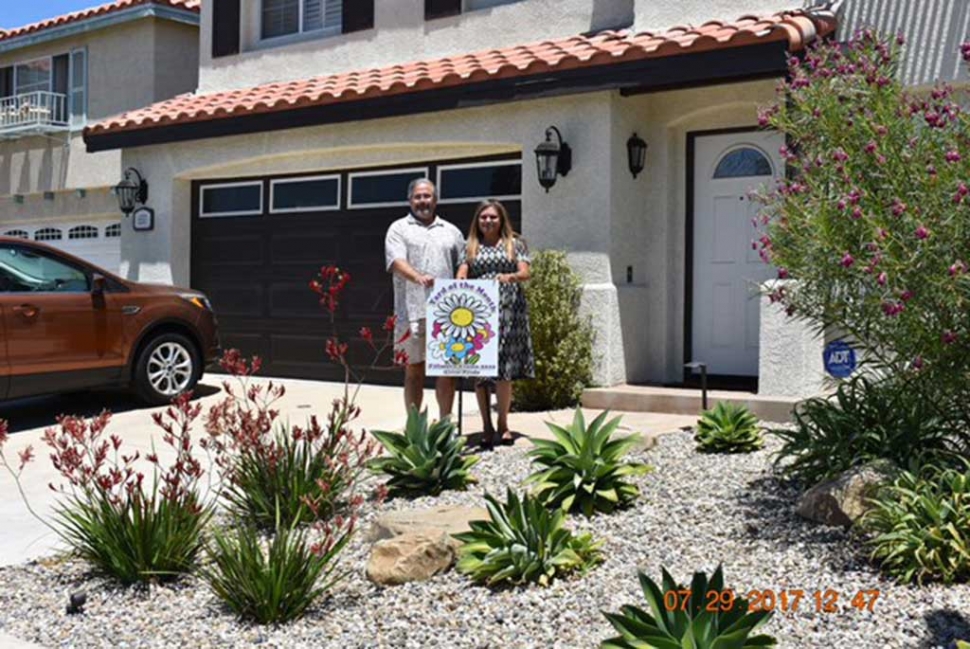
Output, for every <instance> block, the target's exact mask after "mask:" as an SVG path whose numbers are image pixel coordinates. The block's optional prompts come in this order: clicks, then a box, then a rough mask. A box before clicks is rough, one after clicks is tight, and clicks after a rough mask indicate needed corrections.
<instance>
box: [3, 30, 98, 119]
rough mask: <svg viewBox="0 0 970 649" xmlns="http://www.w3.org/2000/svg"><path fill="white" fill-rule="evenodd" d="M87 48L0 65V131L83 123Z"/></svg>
mask: <svg viewBox="0 0 970 649" xmlns="http://www.w3.org/2000/svg"><path fill="white" fill-rule="evenodd" d="M87 86H88V82H87V50H85V49H84V48H78V49H75V50H72V51H70V52H68V53H65V54H58V55H56V56H48V57H44V58H40V59H33V60H28V61H23V62H21V63H15V64H14V65H10V66H6V67H0V133H4V132H14V131H24V132H26V131H28V130H29V129H30V128H31V127H38V128H41V127H42V128H44V129H47V130H50V129H51V127H59V128H63V129H67V128H69V126H83V125H84V122H85V119H86V117H87Z"/></svg>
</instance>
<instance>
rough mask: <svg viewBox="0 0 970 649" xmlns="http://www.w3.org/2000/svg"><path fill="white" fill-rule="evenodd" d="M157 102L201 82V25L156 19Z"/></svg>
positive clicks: (154, 75) (155, 83)
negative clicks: (199, 26)
mask: <svg viewBox="0 0 970 649" xmlns="http://www.w3.org/2000/svg"><path fill="white" fill-rule="evenodd" d="M154 23H155V60H154V65H153V68H152V70H153V74H152V76H153V77H154V89H153V92H154V95H155V101H161V100H163V99H168V98H169V97H174V96H175V95H180V94H182V93H184V92H192V91H194V90H195V89H196V88H197V87H198V85H199V28H198V27H197V26H195V25H186V24H184V23H176V22H172V21H168V20H155V21H154Z"/></svg>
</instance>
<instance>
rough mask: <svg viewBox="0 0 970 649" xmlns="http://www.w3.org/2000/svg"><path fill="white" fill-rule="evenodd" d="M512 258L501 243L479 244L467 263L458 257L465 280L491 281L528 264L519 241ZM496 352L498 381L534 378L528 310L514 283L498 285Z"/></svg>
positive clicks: (521, 292) (524, 250)
mask: <svg viewBox="0 0 970 649" xmlns="http://www.w3.org/2000/svg"><path fill="white" fill-rule="evenodd" d="M515 254H516V259H515V260H511V259H509V258H508V256H507V255H506V253H505V244H504V243H503V242H502V241H499V243H498V245H496V246H487V245H485V244H484V243H480V244H479V246H478V255H476V256H475V259H474V260H473V261H472V262H471V263H468V261H467V259H465V255H464V254H463V255H462V260H461V263H463V264H464V263H468V279H495V278H496V277H497V276H498V275H504V274H507V273H514V272H516V271H518V270H519V261H524V262H526V263H529V251H528V249H527V248H526V246H525V243H523V242H522V241H521V240H520V239H516V240H515ZM498 286H499V302H500V311H499V349H498V377H496V378H497V379H498V380H500V381H514V380H516V379H532V378H535V358H534V357H533V355H532V334H531V333H530V332H529V309H528V306H527V305H526V302H525V291H523V290H522V284H521V283H518V282H514V283H509V284H499V285H498Z"/></svg>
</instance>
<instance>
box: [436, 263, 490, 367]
mask: <svg viewBox="0 0 970 649" xmlns="http://www.w3.org/2000/svg"><path fill="white" fill-rule="evenodd" d="M498 294H499V293H498V282H497V281H495V280H491V279H447V280H440V279H439V280H435V283H434V289H433V290H432V291H431V297H430V298H429V299H428V310H427V317H428V320H427V335H428V338H427V344H428V350H427V358H426V359H425V372H426V374H427V375H428V376H477V377H482V378H490V377H495V376H497V375H498V315H499V297H498Z"/></svg>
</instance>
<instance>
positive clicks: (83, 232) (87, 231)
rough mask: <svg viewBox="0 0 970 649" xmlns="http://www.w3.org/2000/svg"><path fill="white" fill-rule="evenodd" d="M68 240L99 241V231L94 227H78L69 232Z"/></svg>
mask: <svg viewBox="0 0 970 649" xmlns="http://www.w3.org/2000/svg"><path fill="white" fill-rule="evenodd" d="M67 238H68V239H97V238H98V229H97V228H96V227H94V226H93V225H78V226H76V227H73V228H71V229H70V230H68V233H67Z"/></svg>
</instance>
